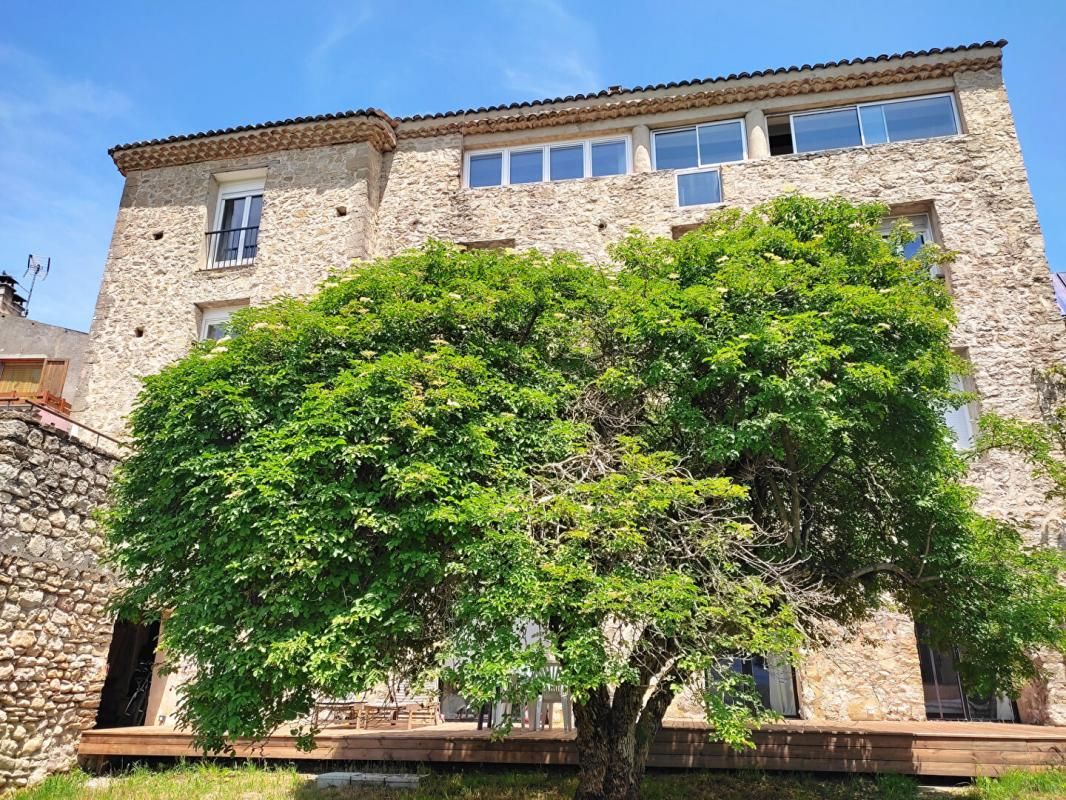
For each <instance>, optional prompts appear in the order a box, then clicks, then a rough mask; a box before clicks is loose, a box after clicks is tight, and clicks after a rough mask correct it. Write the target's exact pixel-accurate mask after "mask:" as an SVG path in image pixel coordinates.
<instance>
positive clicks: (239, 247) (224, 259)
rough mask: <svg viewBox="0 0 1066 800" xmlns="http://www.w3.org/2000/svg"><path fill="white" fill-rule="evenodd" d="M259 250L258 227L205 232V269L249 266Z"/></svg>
mask: <svg viewBox="0 0 1066 800" xmlns="http://www.w3.org/2000/svg"><path fill="white" fill-rule="evenodd" d="M258 250H259V226H258V225H255V226H253V227H251V228H231V229H230V230H228V231H208V232H207V268H208V269H218V268H219V267H235V266H238V265H240V264H251V263H252V262H254V261H255V254H256V252H257V251H258Z"/></svg>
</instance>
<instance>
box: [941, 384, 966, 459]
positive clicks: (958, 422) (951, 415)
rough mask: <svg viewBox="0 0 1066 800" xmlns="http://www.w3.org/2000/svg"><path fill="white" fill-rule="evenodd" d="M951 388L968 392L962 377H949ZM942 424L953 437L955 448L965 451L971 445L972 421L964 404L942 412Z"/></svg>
mask: <svg viewBox="0 0 1066 800" xmlns="http://www.w3.org/2000/svg"><path fill="white" fill-rule="evenodd" d="M951 388H952V390H953V391H956V392H968V391H970V390H969V389H967V388H966V382H965V381H964V380H963V379H962V377H960V376H958V375H953V376H952V377H951ZM944 422H945V423H947V426H948V427H949V428H950V429H951V432H952V433H953V434H954V436H955V447H957V448H958V449H960V450H966V449H967V448H969V447H970V446H971V445H973V420H972V419H971V418H970V406H969V404H968V403H965V404H963V405H961V406H959V407H958V408H949V409H948V410H947V411H945V412H944Z"/></svg>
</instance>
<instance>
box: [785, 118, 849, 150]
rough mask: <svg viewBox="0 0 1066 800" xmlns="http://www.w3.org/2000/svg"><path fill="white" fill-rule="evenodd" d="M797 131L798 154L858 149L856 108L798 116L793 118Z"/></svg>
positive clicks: (793, 125)
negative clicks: (842, 148) (833, 149)
mask: <svg viewBox="0 0 1066 800" xmlns="http://www.w3.org/2000/svg"><path fill="white" fill-rule="evenodd" d="M792 127H793V128H794V129H795V131H796V152H797V153H810V152H812V151H815V150H831V149H832V148H834V147H858V146H859V145H861V144H862V137H861V136H859V115H858V113H857V112H856V110H855V109H854V108H842V109H840V110H839V111H822V112H819V113H817V114H797V115H796V116H794V117H793V118H792Z"/></svg>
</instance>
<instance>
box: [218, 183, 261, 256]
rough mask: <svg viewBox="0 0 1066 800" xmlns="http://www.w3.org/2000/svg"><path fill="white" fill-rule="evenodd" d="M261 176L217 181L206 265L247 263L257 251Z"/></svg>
mask: <svg viewBox="0 0 1066 800" xmlns="http://www.w3.org/2000/svg"><path fill="white" fill-rule="evenodd" d="M263 186H264V179H263V178H262V177H258V178H250V179H245V180H233V181H219V191H218V203H217V204H216V206H215V216H214V224H213V225H212V228H211V230H210V231H209V232H208V234H207V266H208V268H213V267H230V266H237V265H241V264H250V263H252V262H253V261H255V257H256V254H257V253H258V252H259V221H260V218H261V216H262V212H263Z"/></svg>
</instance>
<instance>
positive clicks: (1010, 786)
mask: <svg viewBox="0 0 1066 800" xmlns="http://www.w3.org/2000/svg"><path fill="white" fill-rule="evenodd" d="M972 797H973V798H974V799H975V800H1016V798H1024V800H1062V798H1066V769H1053V770H1048V771H1046V772H1010V773H1008V774H1006V775H1004V776H1003V777H1002V778H999V779H997V780H992V779H990V778H978V779H977V785H976V786H975V787H974V791H973V795H972Z"/></svg>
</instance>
